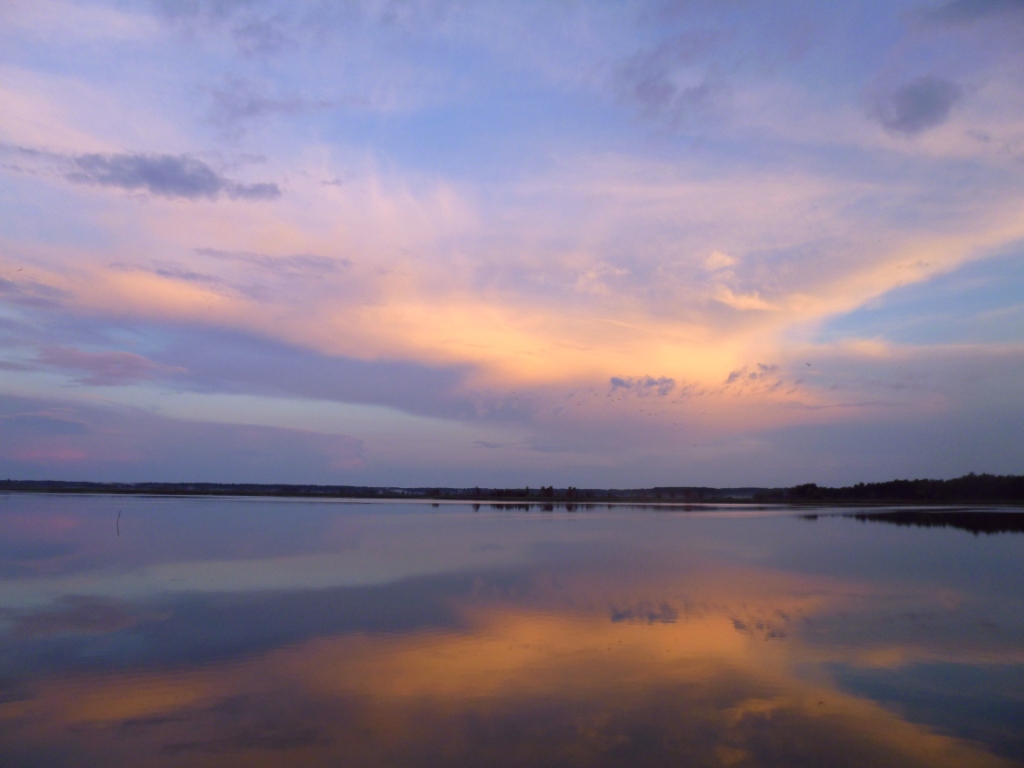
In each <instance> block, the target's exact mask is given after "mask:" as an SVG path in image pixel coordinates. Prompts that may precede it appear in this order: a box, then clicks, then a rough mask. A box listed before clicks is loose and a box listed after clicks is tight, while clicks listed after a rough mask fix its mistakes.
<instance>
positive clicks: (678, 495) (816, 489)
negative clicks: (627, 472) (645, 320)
mask: <svg viewBox="0 0 1024 768" xmlns="http://www.w3.org/2000/svg"><path fill="white" fill-rule="evenodd" d="M2 492H8V493H53V494H86V495H121V496H192V497H195V496H206V497H228V496H232V497H262V498H296V499H339V500H340V499H351V500H353V501H359V500H382V501H383V500H409V501H414V500H415V501H437V502H440V501H463V502H471V503H481V504H494V503H499V504H503V505H512V504H530V505H537V504H539V505H554V504H557V505H567V504H572V505H588V504H609V503H618V504H628V503H634V504H635V503H641V504H656V505H672V506H686V505H688V504H739V505H745V506H754V505H764V504H771V505H785V506H795V507H805V506H821V505H823V504H827V505H829V506H846V505H859V506H864V505H868V506H877V505H889V504H900V505H914V506H935V505H978V504H982V505H984V504H1010V505H1024V475H974V474H971V475H965V476H963V477H959V478H955V479H952V480H892V481H889V482H885V483H859V484H857V485H854V486H847V487H843V488H828V487H821V486H818V485H815V484H813V483H811V484H804V485H797V486H792V487H788V488H759V487H742V488H710V487H698V486H656V487H652V488H576V487H574V486H569V487H566V488H555V487H553V486H543V487H540V488H482V487H478V486H474V487H472V488H445V487H415V488H399V487H394V486H391V487H388V486H356V485H312V484H292V483H152V482H143V483H101V482H76V481H62V480H0V493H2Z"/></svg>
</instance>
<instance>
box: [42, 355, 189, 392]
mask: <svg viewBox="0 0 1024 768" xmlns="http://www.w3.org/2000/svg"><path fill="white" fill-rule="evenodd" d="M39 362H40V363H43V364H44V365H49V366H53V367H54V368H63V369H67V370H72V371H81V372H83V373H84V374H85V375H84V376H82V377H81V378H79V379H78V382H79V383H80V384H89V385H95V386H112V385H118V384H132V383H134V382H137V381H142V380H145V379H153V378H156V377H157V376H159V375H167V374H171V373H183V372H184V369H183V368H176V367H172V366H167V365H161V364H160V363H154V362H153V361H152V360H148V359H146V358H145V357H142V356H141V355H135V354H132V353H130V352H84V351H82V350H80V349H73V348H71V347H47V348H46V349H44V350H42V351H41V352H40V353H39Z"/></svg>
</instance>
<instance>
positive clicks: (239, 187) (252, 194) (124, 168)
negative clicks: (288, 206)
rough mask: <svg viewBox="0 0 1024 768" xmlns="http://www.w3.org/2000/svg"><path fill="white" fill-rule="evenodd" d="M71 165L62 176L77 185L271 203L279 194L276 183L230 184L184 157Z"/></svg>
mask: <svg viewBox="0 0 1024 768" xmlns="http://www.w3.org/2000/svg"><path fill="white" fill-rule="evenodd" d="M71 165H72V169H71V170H70V171H69V172H68V173H66V174H65V177H66V178H67V179H68V181H72V182H74V183H76V184H94V185H98V186H104V187H117V188H120V189H124V190H129V191H136V190H144V191H147V192H150V193H151V194H154V195H159V196H161V197H177V198H184V199H186V200H198V199H201V198H206V199H209V200H214V199H216V198H218V197H220V196H221V195H226V196H227V197H229V198H231V199H238V200H270V199H273V198H275V197H280V195H281V190H280V188H278V186H277V184H268V183H261V184H242V183H240V182H237V181H232V180H231V179H227V178H225V177H224V176H221V175H220V174H218V173H217V172H216V171H214V170H213V169H212V168H211V167H210V166H209V165H207V164H206V163H204V162H202V161H201V160H197V159H195V158H193V157H189V156H187V155H158V154H127V153H126V154H88V155H78V156H76V157H73V158H71Z"/></svg>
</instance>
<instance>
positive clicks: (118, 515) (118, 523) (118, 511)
mask: <svg viewBox="0 0 1024 768" xmlns="http://www.w3.org/2000/svg"><path fill="white" fill-rule="evenodd" d="M116 526H117V535H118V536H120V535H121V510H120V509H119V510H117V523H116Z"/></svg>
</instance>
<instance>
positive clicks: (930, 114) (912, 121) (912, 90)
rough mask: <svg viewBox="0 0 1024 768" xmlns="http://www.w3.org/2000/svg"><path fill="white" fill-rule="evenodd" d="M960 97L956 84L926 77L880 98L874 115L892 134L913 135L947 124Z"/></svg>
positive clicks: (930, 76) (933, 77)
mask: <svg viewBox="0 0 1024 768" xmlns="http://www.w3.org/2000/svg"><path fill="white" fill-rule="evenodd" d="M961 95H962V92H961V89H960V87H959V86H957V85H956V84H955V83H952V82H950V81H949V80H945V79H943V78H941V77H937V76H935V75H924V76H922V77H919V78H917V79H915V80H911V81H910V82H909V83H907V84H906V85H903V86H901V87H899V88H897V89H896V90H895V91H893V92H892V93H891V94H889V95H887V96H885V97H882V98H880V99H878V100H877V101H876V102H875V104H874V105H873V106H872V116H873V117H874V118H875V119H876V120H878V122H880V123H881V124H882V127H884V128H885V129H886V130H887V131H889V132H890V133H900V134H904V135H906V136H914V135H917V134H919V133H922V132H923V131H926V130H928V129H929V128H935V127H936V126H939V125H942V124H943V123H944V122H946V120H947V119H948V118H949V113H950V110H952V108H953V105H954V104H955V103H956V102H957V101H958V100H959V99H960V97H961Z"/></svg>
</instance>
